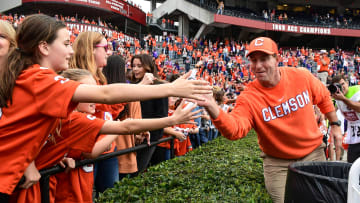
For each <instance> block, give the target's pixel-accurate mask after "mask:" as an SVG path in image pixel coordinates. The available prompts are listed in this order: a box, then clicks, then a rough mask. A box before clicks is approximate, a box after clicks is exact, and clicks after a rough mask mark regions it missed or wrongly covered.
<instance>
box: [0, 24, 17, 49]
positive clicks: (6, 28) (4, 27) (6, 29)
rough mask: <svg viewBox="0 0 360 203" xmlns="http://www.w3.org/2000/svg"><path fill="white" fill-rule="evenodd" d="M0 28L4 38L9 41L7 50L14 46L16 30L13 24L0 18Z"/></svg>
mask: <svg viewBox="0 0 360 203" xmlns="http://www.w3.org/2000/svg"><path fill="white" fill-rule="evenodd" d="M0 30H1V32H2V34H3V35H5V37H6V39H7V40H8V41H9V42H10V49H9V51H10V50H11V49H13V48H16V40H15V37H16V32H15V30H14V28H13V26H12V25H11V24H10V23H9V22H7V21H5V20H0Z"/></svg>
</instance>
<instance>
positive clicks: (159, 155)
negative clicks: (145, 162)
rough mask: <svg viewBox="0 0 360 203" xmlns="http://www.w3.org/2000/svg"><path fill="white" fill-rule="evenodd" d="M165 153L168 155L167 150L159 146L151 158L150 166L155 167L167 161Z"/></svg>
mask: <svg viewBox="0 0 360 203" xmlns="http://www.w3.org/2000/svg"><path fill="white" fill-rule="evenodd" d="M165 153H166V148H164V147H159V146H157V147H156V149H155V152H154V154H153V156H152V157H151V160H150V166H154V165H156V164H159V163H161V162H163V161H166V156H165Z"/></svg>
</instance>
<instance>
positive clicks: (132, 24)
mask: <svg viewBox="0 0 360 203" xmlns="http://www.w3.org/2000/svg"><path fill="white" fill-rule="evenodd" d="M5 1H8V0H5ZM82 2H84V1H79V0H22V4H21V5H19V6H16V7H14V8H10V9H8V10H6V11H5V12H4V13H5V14H15V13H17V14H23V15H29V14H34V13H40V12H41V13H44V14H47V15H50V16H54V15H56V14H57V15H59V16H60V15H62V16H64V17H65V16H70V17H77V19H81V18H82V17H85V18H87V19H88V20H90V21H91V20H94V21H96V22H97V21H98V18H100V19H101V20H102V21H105V22H106V23H107V24H108V25H109V27H110V28H113V29H115V26H116V28H117V30H118V31H122V32H124V33H126V34H129V35H131V36H136V37H140V36H141V35H143V34H145V33H147V27H146V14H145V13H144V12H143V11H142V10H141V9H139V8H136V7H134V6H132V5H129V4H127V3H126V2H124V1H121V0H119V1H117V0H115V1H113V0H112V1H111V2H112V3H113V2H115V3H117V5H116V7H117V8H115V9H120V8H121V7H122V8H128V9H123V10H120V11H118V12H116V10H115V9H112V8H114V7H113V5H108V4H107V2H108V1H106V0H95V1H85V2H95V3H94V5H91V4H90V3H82Z"/></svg>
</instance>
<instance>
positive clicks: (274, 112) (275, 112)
mask: <svg viewBox="0 0 360 203" xmlns="http://www.w3.org/2000/svg"><path fill="white" fill-rule="evenodd" d="M309 103H310V96H309V92H308V91H307V90H306V91H304V92H302V93H300V94H298V95H296V96H295V97H291V98H290V99H289V100H287V101H285V102H283V103H281V104H279V105H277V106H274V107H270V106H268V107H266V108H263V109H262V110H261V113H262V116H263V119H264V121H265V122H269V121H271V120H275V119H277V118H281V117H284V116H287V115H289V114H291V113H292V112H295V111H297V110H299V109H301V108H304V107H305V106H306V105H307V104H309ZM290 107H291V108H290Z"/></svg>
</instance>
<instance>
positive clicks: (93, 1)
mask: <svg viewBox="0 0 360 203" xmlns="http://www.w3.org/2000/svg"><path fill="white" fill-rule="evenodd" d="M89 3H90V4H95V5H100V1H95V0H89Z"/></svg>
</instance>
